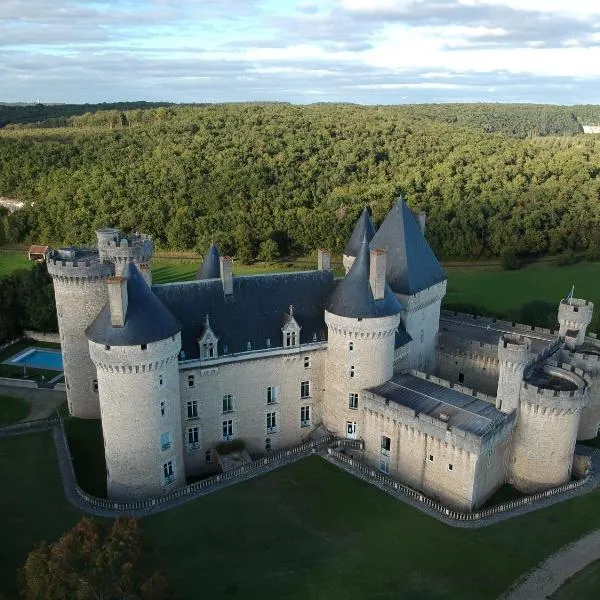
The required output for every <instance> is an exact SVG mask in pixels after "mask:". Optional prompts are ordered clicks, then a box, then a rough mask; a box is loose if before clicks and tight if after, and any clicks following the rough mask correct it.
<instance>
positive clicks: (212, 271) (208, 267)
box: [196, 244, 221, 279]
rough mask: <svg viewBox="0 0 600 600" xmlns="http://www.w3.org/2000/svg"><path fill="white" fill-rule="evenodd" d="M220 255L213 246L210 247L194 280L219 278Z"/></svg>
mask: <svg viewBox="0 0 600 600" xmlns="http://www.w3.org/2000/svg"><path fill="white" fill-rule="evenodd" d="M220 258H221V254H220V253H219V250H218V249H217V247H216V246H215V245H214V244H211V245H210V248H209V249H208V252H207V253H206V256H205V257H204V262H203V263H202V266H201V267H200V268H199V269H198V272H197V273H196V279H216V278H217V277H221V264H220V260H219V259H220Z"/></svg>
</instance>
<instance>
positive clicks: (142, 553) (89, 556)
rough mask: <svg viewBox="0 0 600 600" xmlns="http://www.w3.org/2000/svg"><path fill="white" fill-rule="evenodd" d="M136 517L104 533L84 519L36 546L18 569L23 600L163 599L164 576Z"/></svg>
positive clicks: (165, 591)
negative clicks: (57, 535)
mask: <svg viewBox="0 0 600 600" xmlns="http://www.w3.org/2000/svg"><path fill="white" fill-rule="evenodd" d="M152 558H153V557H152V551H151V549H150V547H149V544H148V542H147V541H146V539H145V538H144V536H143V534H142V531H141V527H140V524H139V521H138V520H137V519H124V518H120V519H117V520H116V521H114V523H113V525H112V527H111V528H110V529H105V528H104V527H102V526H101V525H100V524H99V523H98V522H97V521H95V520H94V519H92V518H90V517H84V518H83V519H81V521H79V523H78V524H77V525H75V527H73V529H71V530H70V531H68V532H67V533H65V534H64V535H63V536H62V537H61V538H60V539H59V540H58V541H57V542H55V543H54V544H47V543H46V542H42V543H40V544H39V545H38V547H37V548H35V549H34V550H33V551H32V552H30V554H29V556H28V557H27V560H26V561H25V565H24V566H23V568H22V572H21V575H22V596H23V598H24V599H25V600H69V599H71V598H76V599H77V600H97V599H98V598H102V599H103V600H122V599H124V598H127V599H129V600H167V599H168V598H172V593H171V591H170V588H169V585H168V582H167V580H166V578H165V577H164V575H162V574H161V573H160V572H158V571H157V570H156V569H155V568H154V566H153V565H152Z"/></svg>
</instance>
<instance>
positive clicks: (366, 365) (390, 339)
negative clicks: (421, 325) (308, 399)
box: [323, 239, 402, 438]
mask: <svg viewBox="0 0 600 600" xmlns="http://www.w3.org/2000/svg"><path fill="white" fill-rule="evenodd" d="M385 259H386V255H385V252H382V251H380V250H373V251H372V253H371V255H369V249H368V245H367V242H366V239H365V240H364V241H363V244H362V246H361V249H360V251H359V253H358V255H357V257H356V260H355V261H354V263H353V265H352V268H351V269H350V271H349V273H348V275H346V277H345V278H344V279H343V280H342V281H341V282H340V283H339V284H338V285H337V287H336V289H335V291H334V292H333V294H332V296H331V298H330V301H329V304H328V307H327V310H326V311H325V322H326V323H327V328H328V342H327V359H326V373H327V388H326V390H325V408H324V411H323V423H324V425H325V427H327V429H328V430H329V431H331V432H332V433H334V434H335V435H338V436H342V437H350V438H360V437H362V435H363V434H362V415H363V411H362V406H361V392H362V390H364V389H367V388H370V387H374V386H377V385H381V384H382V383H385V382H386V381H387V380H389V379H391V378H392V376H393V371H394V346H395V339H396V332H397V329H398V325H399V324H400V312H401V310H402V305H401V304H400V302H399V300H398V299H397V298H396V297H395V295H394V293H393V292H392V291H391V289H390V288H389V286H387V285H386V283H385Z"/></svg>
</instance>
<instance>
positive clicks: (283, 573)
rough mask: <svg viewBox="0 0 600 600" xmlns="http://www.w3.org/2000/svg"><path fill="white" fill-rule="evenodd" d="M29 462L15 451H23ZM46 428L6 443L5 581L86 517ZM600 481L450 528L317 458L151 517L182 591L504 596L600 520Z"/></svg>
mask: <svg viewBox="0 0 600 600" xmlns="http://www.w3.org/2000/svg"><path fill="white" fill-rule="evenodd" d="M17 456H18V457H19V460H18V461H17V460H15V457H17ZM55 461H56V457H55V453H54V449H53V447H52V438H51V435H50V434H49V433H43V434H31V435H29V436H26V437H22V438H16V439H9V440H4V441H1V442H0V478H1V479H2V480H3V481H10V482H11V493H10V494H0V514H2V515H3V528H2V544H0V590H1V591H3V592H5V593H9V594H13V595H14V593H15V590H16V580H15V573H16V569H17V566H18V565H20V564H22V562H23V561H24V559H25V557H26V555H27V552H28V551H29V550H30V549H31V548H32V547H33V546H34V545H35V543H36V542H37V541H38V540H40V539H47V540H54V539H56V538H58V537H59V536H60V534H61V533H62V532H63V531H64V530H65V529H67V528H68V527H70V526H72V525H73V524H74V523H75V522H76V520H77V519H78V517H79V515H78V514H77V513H76V511H74V510H73V509H72V508H71V506H70V505H69V504H68V503H67V501H66V500H65V499H64V497H63V494H62V487H61V483H60V480H59V476H58V468H57V465H56V462H55ZM599 500H600V491H599V492H595V493H593V494H590V495H588V496H586V497H583V498H578V499H575V500H571V501H569V502H566V503H563V504H561V505H557V506H554V507H551V508H549V509H545V510H543V511H539V512H537V513H533V514H530V515H527V516H525V517H521V518H518V519H514V520H511V521H507V522H505V523H502V524H499V525H495V526H492V527H488V528H484V529H481V530H462V529H453V528H451V527H448V526H446V525H443V524H441V523H439V522H437V521H435V520H434V519H432V518H430V517H427V516H426V515H423V514H421V513H420V512H418V511H416V510H414V509H412V508H410V507H408V506H406V505H404V504H402V503H400V502H397V501H395V500H393V499H392V498H390V497H389V496H387V495H386V494H384V493H382V492H380V491H379V490H377V489H376V488H374V487H371V486H369V485H368V484H366V483H364V482H362V481H360V480H357V479H355V478H353V477H351V476H350V475H347V474H346V473H344V472H342V471H340V470H338V469H337V468H336V467H334V466H333V465H330V464H329V463H326V462H324V461H323V460H322V459H320V458H318V457H311V458H309V459H306V460H304V461H301V462H298V463H296V464H294V465H291V466H289V467H286V468H284V469H280V470H278V471H274V472H272V473H270V474H268V475H265V476H263V477H260V478H258V479H254V480H252V481H249V482H246V483H243V484H240V485H237V486H234V487H231V488H228V489H226V490H223V491H221V492H218V493H215V494H213V495H210V496H207V497H206V498H202V499H200V500H197V501H194V502H192V503H189V504H186V505H184V506H181V507H179V508H176V509H173V510H170V511H167V512H164V513H159V514H157V515H154V516H152V517H149V518H146V519H144V523H143V524H144V528H145V530H146V531H147V532H148V534H149V535H150V537H151V539H152V541H153V543H154V545H155V546H156V548H157V550H158V552H159V554H160V557H161V561H162V564H163V566H164V568H165V570H166V571H167V572H168V574H169V575H170V577H171V578H172V580H173V583H174V584H175V586H176V589H177V591H178V597H179V598H180V599H181V600H185V599H190V600H192V599H195V598H197V597H199V596H202V597H206V598H216V599H218V598H243V599H244V600H252V599H254V598H256V599H260V600H263V599H264V597H265V594H266V595H267V596H268V597H270V598H285V599H288V598H290V599H291V598H293V599H295V598H298V599H300V598H308V597H314V598H320V599H337V598H342V597H343V598H346V599H349V600H352V599H354V598H356V599H361V600H362V599H363V598H374V599H376V598H390V597H394V598H411V599H420V598H423V599H425V598H427V599H431V598H436V599H438V598H439V599H454V598H456V599H459V598H460V599H464V600H469V599H477V600H482V599H490V600H491V599H493V598H496V597H497V596H498V595H499V594H500V593H501V592H502V591H503V590H504V589H505V588H507V587H508V586H509V585H510V584H511V583H512V581H513V580H514V579H515V578H517V577H518V576H520V575H521V574H522V573H523V572H524V571H526V570H527V569H529V568H531V567H533V566H534V565H536V564H537V563H538V562H539V561H541V560H542V559H544V558H545V557H546V556H548V555H549V554H550V553H552V552H554V551H555V550H556V549H558V548H559V547H561V546H563V545H564V544H566V543H569V542H571V541H573V540H574V539H576V538H578V537H580V536H581V535H583V534H584V533H585V532H586V531H589V530H591V529H594V528H597V527H600V513H599V512H598V511H597V505H598V501H599Z"/></svg>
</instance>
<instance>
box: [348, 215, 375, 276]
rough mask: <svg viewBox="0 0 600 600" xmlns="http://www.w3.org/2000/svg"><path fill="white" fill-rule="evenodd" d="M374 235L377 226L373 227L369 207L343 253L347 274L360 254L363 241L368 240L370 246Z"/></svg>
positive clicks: (358, 222) (361, 216) (355, 227)
mask: <svg viewBox="0 0 600 600" xmlns="http://www.w3.org/2000/svg"><path fill="white" fill-rule="evenodd" d="M374 235H375V226H374V225H373V221H371V216H370V215H369V211H368V210H367V207H365V208H364V209H363V211H362V213H361V215H360V217H359V219H358V221H357V222H356V225H355V226H354V230H353V231H352V235H351V236H350V239H349V240H348V243H347V244H346V246H345V247H344V251H343V252H342V262H343V264H344V269H345V270H346V273H348V271H350V267H352V263H353V262H354V259H355V258H356V256H357V254H358V253H359V252H360V247H361V244H362V242H363V240H364V239H365V238H366V240H367V244H368V243H369V242H370V241H371V240H372V239H373V236H374Z"/></svg>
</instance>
